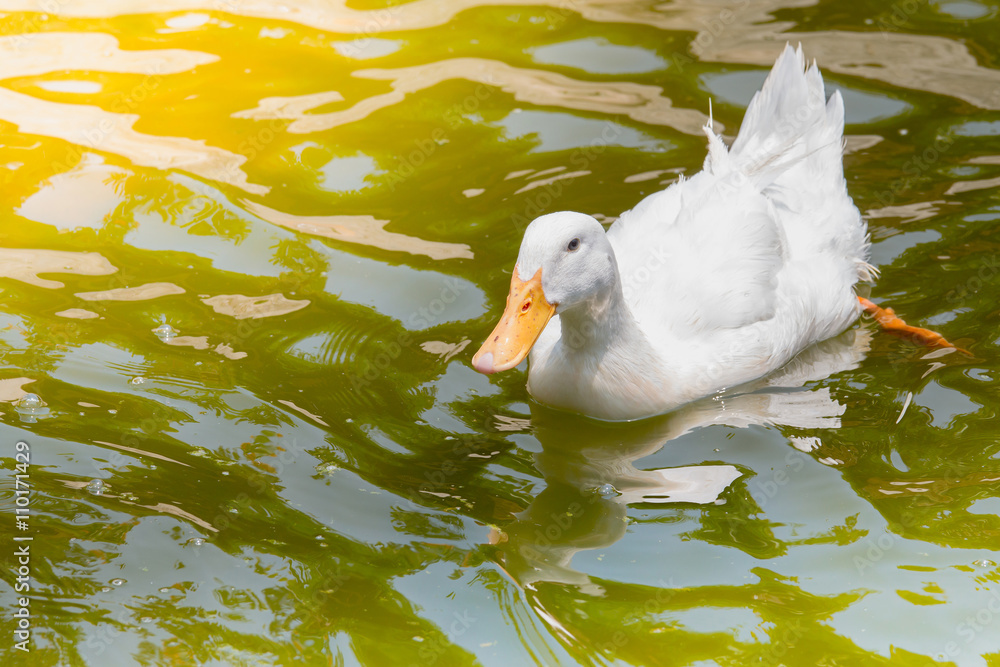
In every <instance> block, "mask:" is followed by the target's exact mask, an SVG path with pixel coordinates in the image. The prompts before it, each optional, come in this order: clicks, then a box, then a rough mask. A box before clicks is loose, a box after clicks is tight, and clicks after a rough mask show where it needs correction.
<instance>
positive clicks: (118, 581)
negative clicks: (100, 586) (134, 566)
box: [108, 579, 125, 586]
mask: <svg viewBox="0 0 1000 667" xmlns="http://www.w3.org/2000/svg"><path fill="white" fill-rule="evenodd" d="M108 583H109V584H111V585H112V586H121V585H122V584H124V583H125V580H124V579H112V580H111V581H109V582H108Z"/></svg>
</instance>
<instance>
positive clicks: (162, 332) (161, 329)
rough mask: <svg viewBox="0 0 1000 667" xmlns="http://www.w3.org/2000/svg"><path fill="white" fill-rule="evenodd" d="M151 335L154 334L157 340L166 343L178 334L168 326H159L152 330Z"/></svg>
mask: <svg viewBox="0 0 1000 667" xmlns="http://www.w3.org/2000/svg"><path fill="white" fill-rule="evenodd" d="M153 333H154V334H156V337H157V338H159V339H160V340H162V341H163V342H164V343H166V342H167V341H168V340H170V339H171V338H174V337H175V336H176V335H177V334H178V333H180V332H179V331H177V329H175V328H173V327H172V326H170V325H169V324H161V325H160V326H158V327H156V328H155V329H153Z"/></svg>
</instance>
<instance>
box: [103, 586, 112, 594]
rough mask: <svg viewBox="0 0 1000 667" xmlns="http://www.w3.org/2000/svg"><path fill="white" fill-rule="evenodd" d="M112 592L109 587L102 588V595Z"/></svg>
mask: <svg viewBox="0 0 1000 667" xmlns="http://www.w3.org/2000/svg"><path fill="white" fill-rule="evenodd" d="M110 590H111V589H110V588H108V587H107V586H101V592H102V593H107V592H108V591H110Z"/></svg>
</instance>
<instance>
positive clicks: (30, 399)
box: [17, 394, 45, 410]
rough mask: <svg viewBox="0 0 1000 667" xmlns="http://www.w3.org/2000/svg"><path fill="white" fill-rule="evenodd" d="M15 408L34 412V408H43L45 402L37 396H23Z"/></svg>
mask: <svg viewBox="0 0 1000 667" xmlns="http://www.w3.org/2000/svg"><path fill="white" fill-rule="evenodd" d="M17 407H19V408H23V409H25V410H34V409H35V408H44V407H45V401H43V400H42V397H41V396H39V395H38V394H25V395H24V396H22V397H21V399H20V400H19V401H18V402H17Z"/></svg>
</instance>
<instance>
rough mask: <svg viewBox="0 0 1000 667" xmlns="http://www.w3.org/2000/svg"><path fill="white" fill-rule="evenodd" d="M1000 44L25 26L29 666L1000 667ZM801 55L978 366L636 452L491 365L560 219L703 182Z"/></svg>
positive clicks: (818, 355)
mask: <svg viewBox="0 0 1000 667" xmlns="http://www.w3.org/2000/svg"><path fill="white" fill-rule="evenodd" d="M154 6H155V8H154ZM998 15H1000V6H998V5H996V4H995V3H993V4H990V3H989V2H985V1H984V2H974V1H972V0H956V1H953V2H939V3H930V4H925V3H915V2H914V3H907V2H899V3H896V4H895V5H890V4H889V3H875V2H851V3H845V2H832V1H829V0H824V1H823V2H819V3H810V2H788V3H787V6H785V5H782V4H780V3H749V2H745V1H741V0H735V1H734V2H732V3H727V2H720V3H713V4H710V5H705V4H699V5H695V4H694V3H687V4H683V3H673V4H671V3H663V4H656V3H651V2H621V3H606V2H585V1H584V0H572V1H567V2H564V1H562V0H560V1H559V2H552V3H551V4H550V5H545V4H542V3H541V2H538V1H535V2H519V1H518V0H510V1H509V2H507V3H496V4H488V3H482V4H479V3H477V2H476V1H475V0H469V1H467V2H454V3H450V2H443V1H442V2H439V1H436V0H414V1H413V2H409V3H405V4H397V3H381V2H360V1H357V0H355V1H352V2H351V3H349V4H348V5H346V6H345V5H342V4H338V3H335V2H323V1H321V0H309V1H303V2H294V1H293V0H289V1H288V2H285V3H283V4H282V3H280V2H277V1H275V0H219V1H208V0H162V1H161V2H157V3H141V2H127V1H126V0H107V1H104V2H99V1H96V0H54V2H52V3H41V2H38V3H36V2H33V1H29V0H2V1H0V34H2V35H3V37H0V181H2V184H3V185H2V187H0V217H2V223H0V224H2V226H0V276H2V277H0V303H2V306H3V307H2V310H0V340H2V343H0V350H2V354H3V366H2V374H0V398H2V399H4V400H5V401H6V402H4V403H2V404H0V413H2V415H0V423H2V427H0V452H2V458H0V461H2V468H3V470H2V471H0V508H2V509H0V543H2V544H0V550H2V553H3V563H4V565H3V570H2V575H0V579H2V585H0V606H2V609H3V613H2V620H0V630H2V631H0V663H2V664H4V665H7V664H23V665H33V666H34V665H39V666H41V665H92V666H95V667H96V666H101V667H103V666H106V665H132V664H141V665H189V664H208V665H300V664H301V665H330V664H332V665H392V666H395V665H474V664H475V665H493V666H504V667H506V666H508V665H527V664H539V665H573V664H585V665H604V664H614V665H699V666H706V665H734V666H743V665H779V664H786V665H809V666H812V665H826V666H831V665H889V664H891V665H927V664H955V665H1000V568H998V566H997V564H996V562H997V561H1000V553H998V552H1000V439H998V436H997V428H996V426H995V422H994V421H993V420H994V419H995V417H996V405H997V395H998V394H997V391H996V385H994V384H992V383H994V382H996V381H997V380H998V369H1000V364H998V354H997V342H998V340H1000V311H998V307H997V299H996V296H997V293H998V289H1000V224H998V223H1000V195H998V193H1000V57H998V55H997V54H998V53H1000V19H998ZM786 41H791V42H793V43H798V42H800V41H801V42H802V44H803V46H804V48H805V51H806V53H807V56H808V57H810V58H812V57H815V58H816V59H817V60H818V61H819V64H820V66H821V67H822V68H823V70H824V73H825V76H826V81H827V84H828V88H829V89H830V90H831V91H832V90H833V89H840V90H841V91H842V92H843V94H844V98H845V101H846V105H847V123H848V124H847V133H848V135H849V136H848V154H847V155H846V157H845V163H846V168H847V179H848V186H849V189H850V192H851V194H852V196H853V197H854V199H855V201H856V202H857V204H858V206H859V207H860V208H861V210H862V211H865V212H867V213H868V215H869V216H870V222H869V225H870V230H871V235H872V238H873V241H874V247H873V257H874V263H875V264H876V265H877V266H878V267H879V269H880V270H881V272H882V277H881V279H880V280H879V281H878V283H877V284H876V285H875V286H874V287H873V288H872V298H873V299H875V300H876V301H880V302H883V303H887V304H891V305H892V306H893V307H895V309H896V310H897V311H898V312H900V313H901V314H902V315H903V316H905V317H906V318H907V320H908V321H910V322H912V323H915V324H920V325H922V326H930V327H933V328H936V329H938V330H940V331H941V332H942V333H943V334H944V335H946V336H947V337H948V338H950V339H952V340H954V341H956V342H957V343H958V344H960V345H962V346H964V347H966V348H968V349H969V350H970V352H971V353H972V357H962V356H961V355H958V354H952V355H945V356H939V355H937V354H935V353H929V352H928V351H927V350H926V349H918V348H915V347H913V346H911V345H909V344H907V343H905V342H903V341H900V340H898V339H895V338H892V337H890V336H887V335H884V334H877V333H875V332H874V331H873V330H872V329H871V325H870V324H867V323H865V324H862V325H861V328H858V329H855V330H852V331H849V332H848V333H846V334H845V335H844V336H843V337H841V338H840V339H837V340H834V341H830V342H828V343H827V344H825V345H823V346H820V347H819V348H818V349H816V350H812V351H811V352H810V354H809V355H808V358H806V359H802V360H799V362H798V364H797V365H796V366H795V367H794V368H791V369H789V370H788V371H787V372H786V374H785V375H786V379H787V382H786V383H785V384H786V385H787V386H786V387H785V388H772V389H771V390H769V391H767V392H759V393H756V394H750V395H745V396H740V397H733V398H729V399H726V400H724V401H711V400H710V401H705V402H703V403H700V404H697V405H694V406H691V407H688V408H686V409H683V410H680V411H678V412H677V413H676V414H673V415H668V416H666V417H664V418H661V419H656V420H650V421H647V422H643V423H639V424H630V425H628V424H627V425H621V424H619V425H608V424H599V423H594V422H589V421H587V420H585V419H583V418H580V417H574V416H569V415H564V414H560V413H557V412H553V411H550V410H547V409H545V408H544V407H542V406H539V405H537V404H535V403H533V402H532V401H531V399H530V397H529V396H528V394H527V393H526V391H525V388H524V384H525V379H526V375H525V373H524V368H523V367H522V368H521V369H520V370H518V371H512V372H509V373H505V374H500V375H498V376H495V377H489V378H488V377H485V376H482V375H479V374H477V373H475V372H474V371H473V370H472V368H471V366H470V359H471V356H472V353H473V352H474V351H475V349H476V348H477V347H478V345H479V343H480V342H481V340H482V339H483V337H484V336H485V335H486V334H487V333H488V332H489V331H490V329H491V328H492V326H493V324H494V323H495V320H496V318H497V317H498V315H499V313H500V312H501V310H502V307H503V303H504V298H505V296H506V291H507V285H508V282H509V271H510V269H511V266H512V264H513V261H514V258H515V256H516V253H517V248H518V245H519V243H520V238H521V233H522V231H523V226H524V224H526V222H527V221H528V220H530V218H532V217H533V216H534V215H537V214H538V213H540V212H547V211H552V210H559V209H564V208H566V209H574V210H579V211H583V212H587V213H592V214H595V215H600V216H605V218H606V219H608V220H610V219H612V218H614V216H616V215H618V214H619V213H620V212H621V211H623V210H625V209H627V208H629V207H631V206H632V205H633V204H634V203H636V202H637V201H638V200H639V199H640V198H641V197H642V196H643V195H644V194H648V193H650V192H653V191H656V190H658V189H660V188H661V187H663V184H666V183H669V182H670V181H671V180H673V179H674V178H676V176H677V174H678V173H692V172H694V171H696V170H697V169H698V168H699V167H700V165H701V162H702V160H703V158H704V152H705V139H704V137H703V136H702V135H701V133H700V127H701V125H702V124H703V123H704V122H705V120H706V115H705V114H706V112H707V109H708V102H709V99H710V98H711V99H712V100H713V107H714V114H715V119H716V122H717V123H721V124H722V125H724V126H725V128H726V133H727V135H728V136H730V137H731V136H732V135H733V134H734V133H735V131H736V129H737V127H738V125H739V121H740V119H741V117H742V113H743V110H744V107H745V105H746V103H747V101H748V100H749V97H750V95H751V94H752V93H753V91H754V90H755V89H756V87H757V86H759V84H760V82H761V81H762V80H763V77H764V75H765V72H766V70H767V69H768V68H769V66H770V64H771V63H772V62H773V60H774V58H775V57H776V55H777V54H778V53H779V51H780V49H781V48H782V46H783V45H784V43H785V42H786ZM163 325H168V326H169V327H170V328H171V330H172V331H174V332H176V333H175V335H173V337H170V336H168V335H164V330H163V329H161V330H160V335H159V336H158V335H157V333H155V332H154V329H157V328H159V327H162V326H163ZM991 387H992V389H991ZM24 392H31V393H33V394H37V395H38V396H39V397H40V398H41V400H42V401H44V403H45V404H46V405H45V406H43V407H37V408H34V409H28V408H26V407H25V406H24V405H23V404H17V403H16V401H17V400H19V399H20V398H21V397H22V395H23V394H24ZM19 441H23V442H25V443H27V444H26V445H25V447H26V448H27V449H28V452H23V454H30V458H29V457H27V456H25V457H23V458H29V464H28V465H24V464H23V458H22V460H21V461H18V459H17V458H16V454H17V453H18V452H17V451H16V448H17V445H16V443H18V442H19ZM19 463H21V464H22V467H21V470H20V473H21V474H27V475H28V477H27V478H23V479H22V483H24V484H25V486H22V488H21V489H16V488H15V485H16V483H17V477H16V475H17V474H18V473H19V470H18V464H19ZM608 485H610V486H608ZM611 487H613V489H612V488H611ZM24 488H27V489H29V493H27V494H23V495H21V496H18V495H16V493H17V491H18V490H23V489H24ZM21 497H24V498H27V499H28V500H27V501H20V500H19V498H21ZM18 502H26V503H27V505H26V507H27V509H28V513H27V514H24V513H18V512H17V510H18V509H19V508H22V507H24V506H23V505H18V504H17V503H18ZM24 516H27V520H26V522H27V527H26V529H20V528H18V527H17V524H16V521H17V519H19V518H22V517H24ZM22 520H23V519H22ZM15 537H31V538H32V539H31V540H30V541H27V540H22V541H15V540H14V538H15ZM26 546H27V547H28V551H29V553H30V556H28V557H27V558H26V560H28V564H27V565H26V567H27V568H28V570H27V571H28V572H29V574H28V575H27V579H25V580H23V582H24V583H27V584H28V585H30V591H28V592H27V593H25V592H23V591H22V592H18V591H17V589H18V587H19V586H20V584H21V582H20V581H19V579H18V577H19V574H18V571H17V568H18V567H20V565H19V561H18V558H19V556H18V554H17V552H18V550H19V549H22V548H24V547H26ZM25 595H27V609H28V612H27V613H29V614H30V622H28V623H27V625H28V626H30V633H31V634H30V640H28V643H27V644H26V645H25V647H26V648H30V649H31V651H30V653H25V652H23V651H20V650H18V649H17V648H16V647H15V644H16V643H17V642H18V641H19V640H18V638H17V636H16V635H15V634H14V632H15V630H16V629H17V628H18V621H19V619H18V617H17V616H16V615H15V614H16V613H19V612H18V611H17V610H18V609H19V608H20V606H21V603H20V602H19V598H22V597H25Z"/></svg>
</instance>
